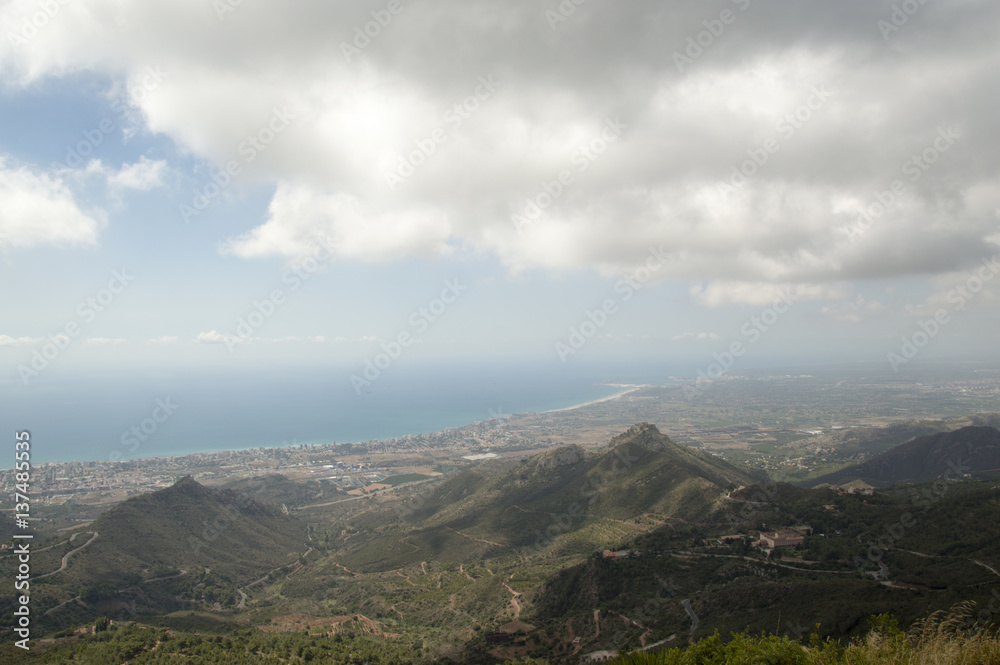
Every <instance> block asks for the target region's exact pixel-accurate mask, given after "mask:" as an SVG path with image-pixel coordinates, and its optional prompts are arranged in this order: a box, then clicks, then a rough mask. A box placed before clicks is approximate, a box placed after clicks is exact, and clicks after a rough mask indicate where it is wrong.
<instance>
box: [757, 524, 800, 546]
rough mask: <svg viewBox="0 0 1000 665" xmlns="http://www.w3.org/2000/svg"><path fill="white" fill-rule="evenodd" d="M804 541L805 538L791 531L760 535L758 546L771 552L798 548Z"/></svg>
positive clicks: (783, 530)
mask: <svg viewBox="0 0 1000 665" xmlns="http://www.w3.org/2000/svg"><path fill="white" fill-rule="evenodd" d="M805 540H806V537H805V536H803V535H802V534H801V533H799V532H798V531H792V530H791V529H782V530H780V531H772V532H770V533H762V534H760V544H761V545H762V546H763V547H768V548H770V549H772V550H773V549H777V548H779V547H800V546H801V545H802V543H804V542H805Z"/></svg>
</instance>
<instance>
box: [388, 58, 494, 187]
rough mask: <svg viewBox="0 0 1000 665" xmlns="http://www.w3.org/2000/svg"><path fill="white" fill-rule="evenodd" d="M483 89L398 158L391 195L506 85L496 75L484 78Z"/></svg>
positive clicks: (390, 183) (460, 103)
mask: <svg viewBox="0 0 1000 665" xmlns="http://www.w3.org/2000/svg"><path fill="white" fill-rule="evenodd" d="M478 82H479V85H477V86H476V88H475V90H473V91H472V94H471V95H469V96H467V97H464V98H462V99H461V100H459V101H458V102H456V103H455V104H452V106H451V108H449V109H448V110H447V111H446V112H445V113H444V115H443V116H442V121H443V123H444V124H442V125H439V126H438V127H435V128H434V129H433V130H432V131H431V132H430V133H429V134H428V135H427V136H426V137H424V138H420V139H416V140H414V141H413V145H414V146H415V149H414V150H411V151H410V152H408V153H406V154H405V155H399V156H398V157H397V158H396V167H395V168H394V169H393V170H391V171H386V173H385V183H386V184H387V185H388V186H389V191H391V192H394V191H396V187H398V186H399V185H401V184H403V182H405V181H406V179H407V178H409V177H410V176H411V175H413V174H414V173H415V172H416V170H417V169H418V168H420V167H421V166H423V165H424V163H425V162H426V161H427V160H428V159H429V158H430V156H431V155H433V154H434V153H435V152H437V148H438V145H439V144H441V143H444V142H445V141H447V140H448V131H449V129H452V130H454V129H458V128H459V127H461V126H462V123H464V122H465V121H466V120H468V119H469V118H471V117H472V114H473V113H475V112H476V111H477V110H479V107H480V105H481V104H482V103H483V102H485V101H486V100H488V99H489V98H490V97H492V96H493V93H495V92H496V91H497V90H498V89H499V88H500V86H501V85H502V83H501V82H500V81H495V80H494V79H493V75H492V74H490V75H488V76H485V77H484V76H480V77H479V79H478Z"/></svg>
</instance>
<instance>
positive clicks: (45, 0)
mask: <svg viewBox="0 0 1000 665" xmlns="http://www.w3.org/2000/svg"><path fill="white" fill-rule="evenodd" d="M71 1H72V0H39V1H38V3H37V4H38V11H36V12H34V13H32V14H31V15H30V16H25V17H24V18H22V19H21V25H20V26H19V27H20V30H18V31H17V32H8V33H7V42H8V43H9V44H10V45H11V46H12V47H13V48H15V49H17V48H20V47H22V46H24V45H25V44H27V43H28V42H29V41H31V40H32V39H34V38H35V37H37V36H38V33H39V32H41V31H42V30H43V29H44V28H45V26H47V25H48V24H49V21H51V20H52V19H54V18H55V17H56V16H57V15H58V14H59V11H60V10H61V9H62V8H63V6H64V5H68V4H69V3H70V2H71Z"/></svg>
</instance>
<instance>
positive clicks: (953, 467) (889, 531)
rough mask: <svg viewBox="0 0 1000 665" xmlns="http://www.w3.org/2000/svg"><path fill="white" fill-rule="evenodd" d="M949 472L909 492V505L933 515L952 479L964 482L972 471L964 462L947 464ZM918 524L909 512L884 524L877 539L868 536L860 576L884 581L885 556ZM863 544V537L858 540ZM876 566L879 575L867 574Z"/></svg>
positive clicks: (859, 564) (859, 560)
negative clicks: (930, 483) (867, 575)
mask: <svg viewBox="0 0 1000 665" xmlns="http://www.w3.org/2000/svg"><path fill="white" fill-rule="evenodd" d="M947 464H948V469H947V470H945V472H944V473H943V474H941V476H940V478H939V479H938V480H936V481H934V483H933V484H932V485H931V486H930V487H922V488H920V489H919V490H918V489H917V488H912V489H911V490H910V503H911V504H912V505H913V507H914V508H920V509H922V510H921V512H922V513H923V514H927V513H928V512H930V510H931V508H932V507H933V506H934V504H936V503H938V502H939V501H941V499H943V498H944V496H945V494H947V493H948V482H947V481H948V479H950V478H962V477H964V476H965V475H966V474H967V473H968V472H969V471H970V469H971V467H968V466H966V465H965V464H963V463H962V460H961V459H959V460H958V461H951V460H949V461H948V463H947ZM916 524H917V516H916V515H914V514H913V513H911V512H909V511H907V512H904V513H903V514H901V515H900V516H899V519H898V520H896V521H895V522H894V523H892V524H883V525H882V530H883V531H884V533H883V534H881V535H879V536H878V537H877V538H876V537H875V536H869V537H867V538H866V542H865V544H866V545H867V546H868V549H867V550H865V555H866V556H864V557H859V556H856V557H854V565H855V567H856V568H857V570H858V572H859V573H862V574H865V573H866V572H867V573H868V574H871V575H874V577H875V578H876V579H885V578H886V577H887V576H888V572H889V569H888V567H887V566H886V565H885V562H883V561H882V557H884V556H885V555H886V553H887V552H888V551H889V550H891V549H893V548H894V547H896V544H897V543H898V542H899V541H900V540H902V539H903V537H904V536H905V535H906V534H907V532H908V531H910V530H911V529H912V528H913V527H914V526H916ZM859 540H860V537H859ZM873 563H874V564H876V565H877V566H878V570H877V571H866V569H867V568H868V567H870V566H871V564H873Z"/></svg>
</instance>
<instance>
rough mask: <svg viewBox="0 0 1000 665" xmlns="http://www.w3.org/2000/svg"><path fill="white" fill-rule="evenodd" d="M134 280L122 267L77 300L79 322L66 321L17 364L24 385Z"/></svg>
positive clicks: (56, 356)
mask: <svg viewBox="0 0 1000 665" xmlns="http://www.w3.org/2000/svg"><path fill="white" fill-rule="evenodd" d="M134 279H135V275H130V274H129V273H128V270H127V269H125V268H122V269H121V270H120V271H119V270H114V271H112V273H111V279H109V280H108V284H107V286H106V287H105V288H102V289H100V290H98V291H97V293H95V294H94V295H93V296H90V297H88V298H85V299H84V300H82V301H80V304H79V305H77V306H76V315H77V316H78V317H80V319H82V323H80V322H79V321H78V320H77V319H73V320H71V321H69V322H67V323H66V325H65V326H63V329H62V331H61V332H59V333H55V334H52V335H49V341H48V342H46V343H45V344H43V345H42V347H41V350H39V349H32V350H31V362H29V363H28V364H23V363H22V364H20V365H18V366H17V373H18V376H20V377H21V381H22V382H23V383H24V385H25V386H27V385H28V384H29V383H30V382H31V380H32V379H34V378H35V377H37V376H38V375H39V374H40V373H41V372H43V371H45V369H46V368H48V366H49V364H50V363H51V362H53V361H54V360H55V359H56V358H58V357H59V355H60V354H61V353H62V352H63V351H65V350H66V349H67V348H68V347H69V345H70V344H71V343H72V341H73V340H74V339H75V338H76V337H77V336H78V335H79V334H80V333H81V332H82V331H83V327H84V326H86V325H87V324H90V323H93V322H94V320H96V319H97V315H98V314H100V313H101V312H103V311H104V310H106V309H107V308H108V307H110V306H111V304H112V303H113V302H114V301H115V299H116V298H117V297H118V296H119V295H121V294H122V293H123V292H124V291H125V290H126V289H127V288H128V287H129V284H131V283H132V281H133V280H134Z"/></svg>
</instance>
